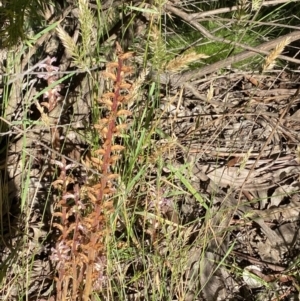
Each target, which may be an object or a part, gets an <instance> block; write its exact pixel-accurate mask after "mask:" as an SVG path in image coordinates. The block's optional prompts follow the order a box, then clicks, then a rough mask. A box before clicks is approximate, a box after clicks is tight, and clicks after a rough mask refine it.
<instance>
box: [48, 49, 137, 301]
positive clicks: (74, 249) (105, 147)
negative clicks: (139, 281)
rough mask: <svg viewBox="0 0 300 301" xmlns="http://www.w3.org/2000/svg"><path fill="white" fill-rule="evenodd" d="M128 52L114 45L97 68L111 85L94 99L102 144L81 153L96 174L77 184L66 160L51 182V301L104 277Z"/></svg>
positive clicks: (86, 291)
mask: <svg viewBox="0 0 300 301" xmlns="http://www.w3.org/2000/svg"><path fill="white" fill-rule="evenodd" d="M131 56H132V53H125V54H124V53H123V52H122V50H121V48H120V47H117V61H116V62H111V63H107V65H106V72H103V76H104V77H105V78H107V79H110V80H111V81H112V83H113V89H112V91H108V92H107V93H105V94H103V96H102V97H101V99H100V100H99V103H101V104H102V105H104V106H105V108H106V110H105V111H106V112H107V113H106V114H105V116H104V117H103V118H101V119H100V120H99V121H98V122H97V124H95V125H94V127H95V129H96V130H97V131H98V133H99V135H100V138H101V142H102V146H101V148H100V149H98V150H96V151H94V153H93V155H91V156H90V157H89V158H88V157H87V158H86V165H88V166H93V168H94V169H97V170H98V172H99V173H100V174H101V177H100V179H99V178H96V177H94V178H93V177H92V179H91V180H89V181H88V182H87V183H85V185H83V186H82V187H81V188H80V189H79V185H78V184H76V183H75V182H74V180H73V178H72V176H70V174H69V175H67V173H68V170H70V166H71V164H70V165H67V164H66V162H58V163H57V165H58V166H59V168H60V170H61V173H60V177H59V179H58V180H57V181H55V182H54V184H55V185H58V186H59V187H60V191H61V195H62V196H61V200H60V201H59V202H58V204H57V209H58V210H57V212H55V213H54V216H56V217H57V218H58V219H59V223H58V222H57V223H56V224H55V226H56V227H57V228H58V229H59V231H60V233H61V234H60V236H59V238H58V241H57V243H56V247H55V249H53V250H52V261H53V262H54V263H56V271H57V278H56V281H57V285H56V287H57V297H56V300H66V299H68V298H70V299H71V300H83V301H88V300H90V296H91V293H92V291H101V290H102V289H103V287H104V286H105V283H106V281H107V278H106V274H105V273H106V248H105V245H104V239H105V237H106V236H107V233H109V231H110V230H109V229H108V228H107V224H108V223H107V216H108V215H109V214H110V213H112V211H113V204H112V201H111V200H110V199H111V197H112V196H113V195H114V193H115V189H114V186H113V180H114V179H115V178H116V177H118V175H117V174H114V173H113V172H112V169H113V167H114V165H115V163H116V161H117V160H118V157H119V156H118V154H117V153H118V152H119V151H121V150H122V149H123V147H122V146H121V145H117V144H115V143H114V140H115V138H116V137H117V136H118V135H120V134H121V131H122V130H123V129H125V128H126V124H119V123H118V122H119V117H121V116H128V115H130V111H128V110H125V109H123V105H124V104H125V103H126V102H127V101H128V100H130V99H132V93H131V90H132V85H131V84H128V83H127V82H126V76H127V75H129V74H130V73H131V72H132V68H131V67H130V66H126V65H125V64H124V63H125V61H126V60H127V59H128V58H130V57H131ZM66 183H67V184H66ZM70 183H71V184H72V185H70ZM68 187H71V189H68Z"/></svg>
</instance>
